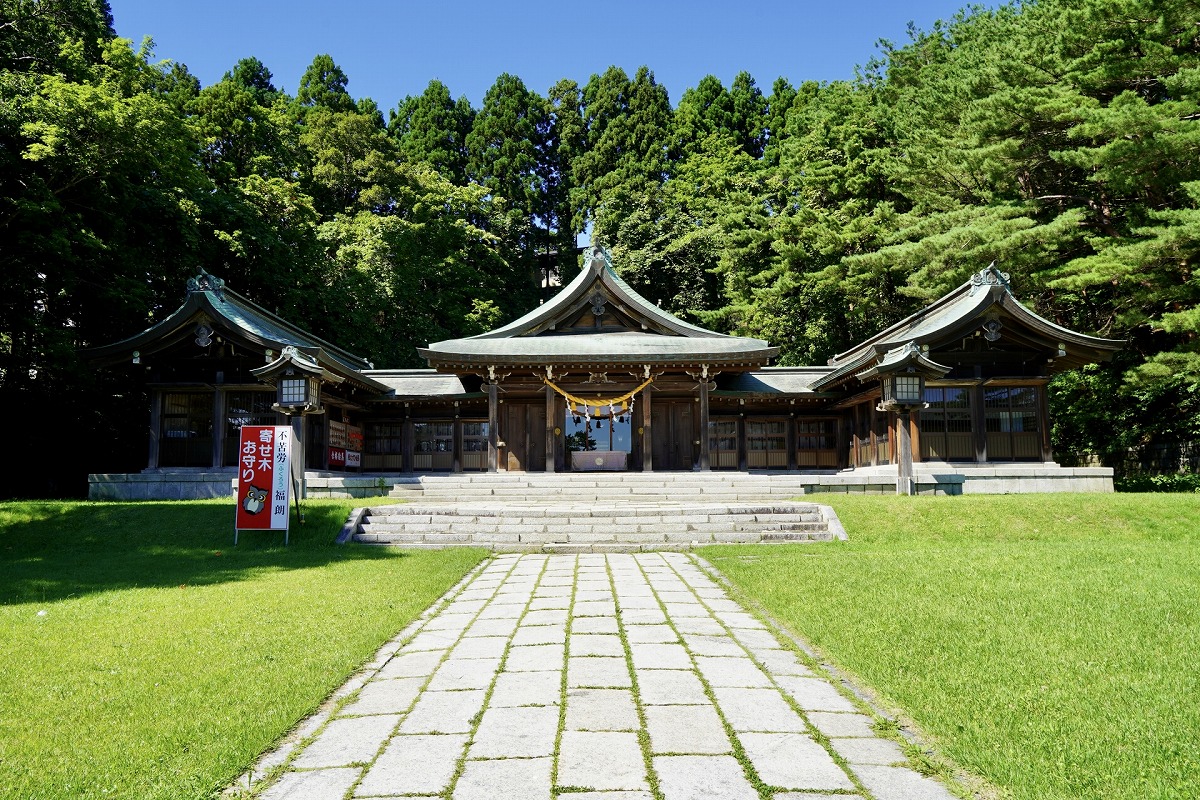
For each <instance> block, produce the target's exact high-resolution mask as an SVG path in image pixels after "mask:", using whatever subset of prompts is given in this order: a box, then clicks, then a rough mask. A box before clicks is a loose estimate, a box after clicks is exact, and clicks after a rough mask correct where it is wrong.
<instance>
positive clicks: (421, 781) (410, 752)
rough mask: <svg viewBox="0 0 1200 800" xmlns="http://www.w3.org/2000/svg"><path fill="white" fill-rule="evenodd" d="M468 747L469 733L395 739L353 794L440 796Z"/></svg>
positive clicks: (364, 776)
mask: <svg viewBox="0 0 1200 800" xmlns="http://www.w3.org/2000/svg"><path fill="white" fill-rule="evenodd" d="M466 744H467V736H466V734H454V735H449V736H424V735H416V736H396V737H394V738H393V739H392V740H391V741H390V742H389V743H388V746H387V748H386V749H385V750H384V751H383V754H382V755H380V756H379V758H378V759H377V760H376V761H375V763H374V764H372V765H371V766H370V768H368V769H367V771H366V774H364V775H363V779H362V783H360V784H359V785H358V787H357V788H356V789H355V790H354V794H355V796H356V797H362V796H371V795H398V794H409V795H417V794H427V795H436V794H441V793H442V792H443V791H445V789H446V787H447V786H449V785H450V779H451V778H453V777H454V768H455V766H456V765H457V763H458V759H459V757H460V756H461V755H462V752H463V748H464V747H465V746H466Z"/></svg>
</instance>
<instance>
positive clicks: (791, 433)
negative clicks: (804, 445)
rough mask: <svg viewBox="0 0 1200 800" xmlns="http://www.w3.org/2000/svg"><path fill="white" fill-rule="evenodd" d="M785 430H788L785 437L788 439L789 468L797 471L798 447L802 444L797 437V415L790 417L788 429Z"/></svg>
mask: <svg viewBox="0 0 1200 800" xmlns="http://www.w3.org/2000/svg"><path fill="white" fill-rule="evenodd" d="M785 430H786V432H785V433H784V435H785V436H786V437H787V454H788V460H787V468H788V469H790V470H795V469H796V447H797V446H798V445H799V444H800V441H799V439H798V438H797V436H796V415H795V414H789V415H788V421H787V428H786V429H785Z"/></svg>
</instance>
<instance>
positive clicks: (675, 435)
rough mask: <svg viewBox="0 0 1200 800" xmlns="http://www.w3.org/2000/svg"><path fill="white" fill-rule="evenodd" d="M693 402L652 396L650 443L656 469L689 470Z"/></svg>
mask: <svg viewBox="0 0 1200 800" xmlns="http://www.w3.org/2000/svg"><path fill="white" fill-rule="evenodd" d="M693 405H694V403H692V402H691V401H688V400H659V399H658V398H655V400H654V405H653V407H652V408H651V410H650V431H651V447H652V448H653V456H654V469H655V470H656V471H667V470H690V469H692V468H693V467H694V466H695V463H696V447H695V444H694V442H695V439H696V430H695V426H696V424H695V411H694V409H693V408H692V406H693Z"/></svg>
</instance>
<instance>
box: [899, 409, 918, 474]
mask: <svg viewBox="0 0 1200 800" xmlns="http://www.w3.org/2000/svg"><path fill="white" fill-rule="evenodd" d="M896 417H897V418H896V432H897V433H898V434H899V435H898V436H897V437H896V439H897V441H896V444H895V453H896V494H916V487H915V484H914V482H913V459H912V440H911V439H910V438H909V431H910V420H911V417H912V412H911V411H909V408H908V406H901V407H900V412H899V413H898V414H897V415H896Z"/></svg>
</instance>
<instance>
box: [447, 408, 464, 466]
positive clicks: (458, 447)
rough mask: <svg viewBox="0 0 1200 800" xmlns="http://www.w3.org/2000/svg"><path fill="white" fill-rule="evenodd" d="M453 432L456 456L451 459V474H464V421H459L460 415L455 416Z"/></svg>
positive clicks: (453, 446)
mask: <svg viewBox="0 0 1200 800" xmlns="http://www.w3.org/2000/svg"><path fill="white" fill-rule="evenodd" d="M457 410H458V409H457V408H456V409H455V411H457ZM453 430H454V440H453V441H454V443H453V445H452V448H453V450H454V454H453V455H452V456H451V458H450V471H451V472H462V471H463V468H462V420H461V419H459V417H458V414H455V415H454V428H453Z"/></svg>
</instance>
